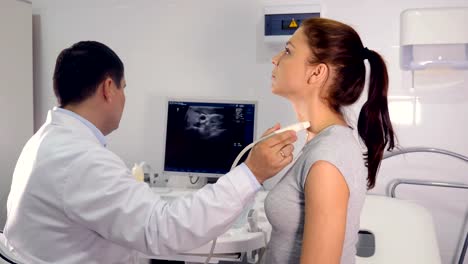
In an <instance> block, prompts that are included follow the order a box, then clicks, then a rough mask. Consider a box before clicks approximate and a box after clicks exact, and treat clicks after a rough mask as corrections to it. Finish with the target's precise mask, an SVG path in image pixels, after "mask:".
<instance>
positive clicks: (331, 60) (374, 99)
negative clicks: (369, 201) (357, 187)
mask: <svg viewBox="0 0 468 264" xmlns="http://www.w3.org/2000/svg"><path fill="white" fill-rule="evenodd" d="M301 27H302V28H303V30H304V34H305V36H306V38H307V41H308V44H309V48H310V50H311V51H312V54H313V58H311V63H324V64H326V65H329V66H332V69H333V70H334V72H335V76H336V77H335V78H334V79H333V80H331V82H332V85H331V88H330V91H329V94H328V98H327V102H328V103H329V105H330V107H331V108H332V109H333V110H334V111H336V112H338V113H341V107H342V106H347V105H351V104H353V103H355V102H356V101H357V100H358V99H359V97H360V95H361V93H362V91H363V90H364V83H365V75H366V68H365V65H364V60H365V59H367V60H368V61H369V65H370V69H371V71H370V82H369V94H368V99H367V102H366V103H365V104H364V105H363V107H362V109H361V112H360V114H359V119H358V133H359V136H360V137H361V138H362V140H363V141H364V143H365V144H366V147H367V152H366V153H364V160H365V164H366V166H367V169H368V176H367V188H368V189H372V188H373V187H374V186H375V180H376V175H377V171H378V169H379V166H380V162H381V160H382V156H383V152H384V149H385V146H386V145H387V144H388V150H392V149H393V148H394V146H395V142H394V141H395V140H394V132H393V127H392V123H391V121H390V116H389V113H388V102H387V93H388V74H387V67H386V66H385V62H384V60H383V59H382V57H381V56H380V55H379V54H378V53H377V52H375V51H372V50H368V49H367V48H365V47H364V46H363V45H362V42H361V38H360V37H359V35H358V34H357V33H356V31H355V30H354V29H353V28H352V27H350V26H348V25H346V24H343V23H340V22H338V21H334V20H331V19H324V18H310V19H307V20H304V21H303V23H302V25H301Z"/></svg>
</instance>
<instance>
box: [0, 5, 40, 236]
mask: <svg viewBox="0 0 468 264" xmlns="http://www.w3.org/2000/svg"><path fill="white" fill-rule="evenodd" d="M31 12H32V6H31V4H30V3H26V2H24V1H17V0H0V121H1V122H0V230H2V229H3V226H4V224H5V221H6V201H7V197H8V193H9V191H10V185H11V177H12V175H13V170H14V168H15V164H16V159H17V158H18V156H19V154H20V152H21V149H22V148H23V145H24V143H25V142H26V140H27V139H28V138H29V137H31V136H32V134H33V89H32V81H33V77H32V37H31V36H32V21H31Z"/></svg>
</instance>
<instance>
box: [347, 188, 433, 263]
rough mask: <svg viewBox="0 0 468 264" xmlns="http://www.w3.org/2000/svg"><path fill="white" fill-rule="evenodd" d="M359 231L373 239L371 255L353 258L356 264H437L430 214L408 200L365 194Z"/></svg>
mask: <svg viewBox="0 0 468 264" xmlns="http://www.w3.org/2000/svg"><path fill="white" fill-rule="evenodd" d="M360 229H361V231H368V232H370V233H371V234H373V235H374V238H375V252H374V254H373V255H372V256H369V257H359V256H357V257H356V264H370V263H372V264H395V263H398V264H406V263H407V264H440V263H441V259H440V253H439V247H438V244H437V239H436V234H435V229H434V223H433V220H432V215H431V214H430V213H429V212H428V211H427V209H425V208H424V207H422V206H420V205H418V204H415V203H413V202H410V201H405V200H399V199H396V198H390V197H385V196H376V195H368V196H367V197H366V201H365V203H364V208H363V210H362V213H361V228H360Z"/></svg>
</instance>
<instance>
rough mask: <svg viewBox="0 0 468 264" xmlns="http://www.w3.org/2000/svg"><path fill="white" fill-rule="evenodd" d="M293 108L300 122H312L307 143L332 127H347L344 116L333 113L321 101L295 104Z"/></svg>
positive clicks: (308, 100)
mask: <svg viewBox="0 0 468 264" xmlns="http://www.w3.org/2000/svg"><path fill="white" fill-rule="evenodd" d="M293 107H294V110H295V112H296V115H297V118H298V120H299V121H301V122H303V121H309V122H310V127H309V128H308V129H307V131H308V133H307V141H309V140H310V139H312V138H313V137H314V136H315V135H316V134H318V133H320V131H322V130H323V129H325V128H327V127H329V126H331V125H342V126H347V124H346V121H345V120H344V118H343V115H342V114H340V113H336V112H334V111H332V110H331V109H330V108H329V107H328V106H327V105H326V104H325V103H323V102H321V101H320V100H319V99H316V100H313V99H312V100H310V99H307V100H301V101H297V102H293Z"/></svg>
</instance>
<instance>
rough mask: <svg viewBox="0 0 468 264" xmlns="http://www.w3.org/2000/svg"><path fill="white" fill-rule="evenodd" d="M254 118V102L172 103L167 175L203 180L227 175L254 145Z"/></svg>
mask: <svg viewBox="0 0 468 264" xmlns="http://www.w3.org/2000/svg"><path fill="white" fill-rule="evenodd" d="M255 117H256V103H255V102H246V101H208V100H206V101H200V100H198V101H197V100H173V99H170V100H169V101H168V104H167V123H166V146H165V156H164V172H165V173H169V174H173V175H181V176H192V175H193V176H204V177H219V176H222V175H224V174H226V173H227V172H228V171H229V169H230V168H231V165H232V162H233V161H234V159H235V158H236V157H237V155H238V154H239V153H240V152H241V151H242V149H244V147H246V146H247V145H248V144H250V143H252V142H253V140H254V135H255ZM245 158H246V157H243V159H242V160H241V161H243V160H244V159H245Z"/></svg>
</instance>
